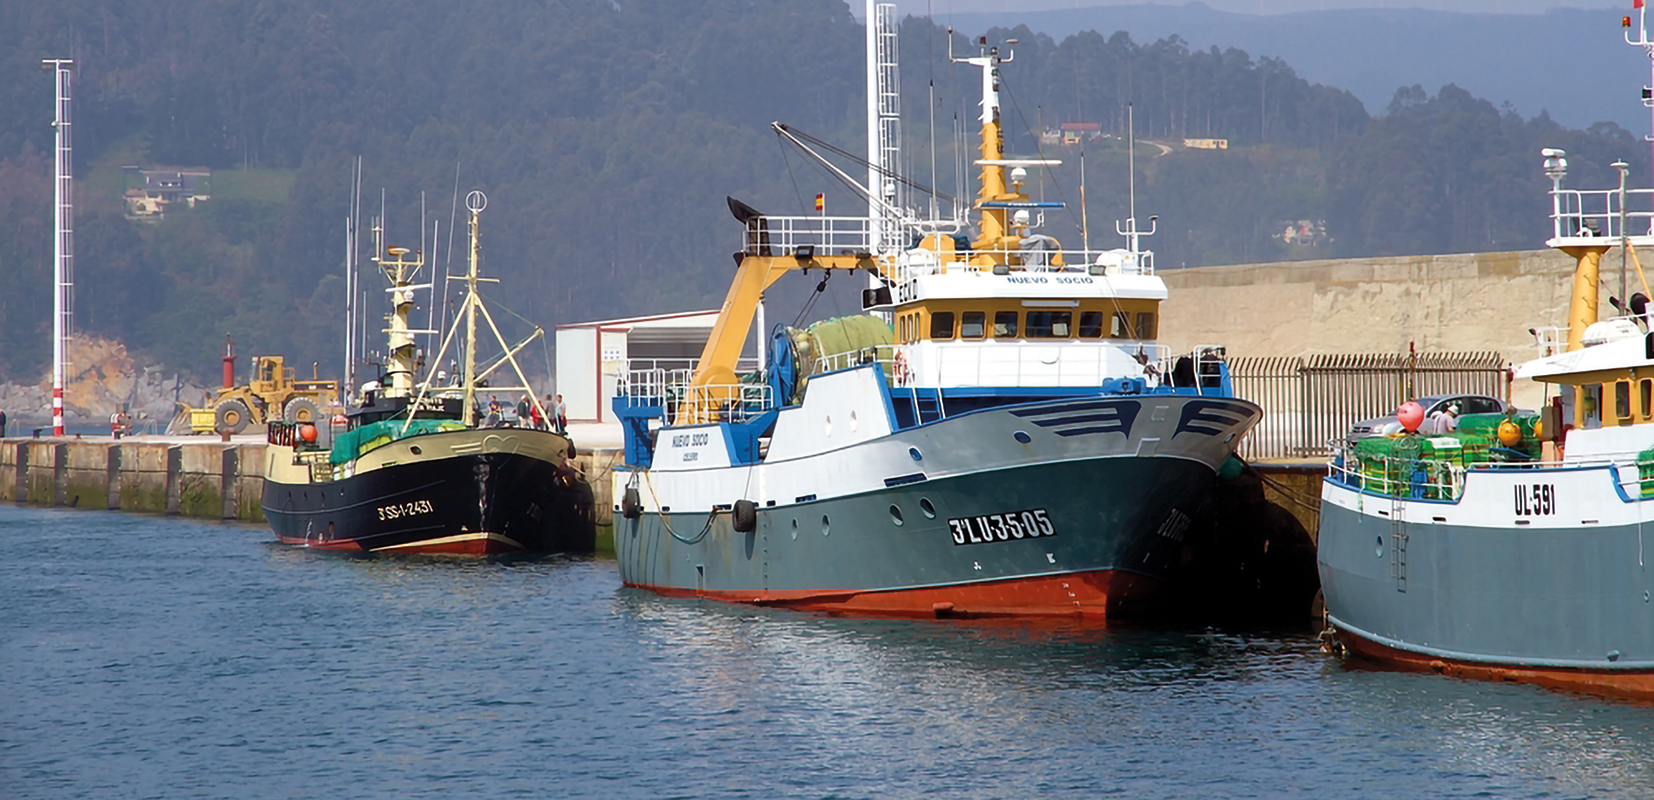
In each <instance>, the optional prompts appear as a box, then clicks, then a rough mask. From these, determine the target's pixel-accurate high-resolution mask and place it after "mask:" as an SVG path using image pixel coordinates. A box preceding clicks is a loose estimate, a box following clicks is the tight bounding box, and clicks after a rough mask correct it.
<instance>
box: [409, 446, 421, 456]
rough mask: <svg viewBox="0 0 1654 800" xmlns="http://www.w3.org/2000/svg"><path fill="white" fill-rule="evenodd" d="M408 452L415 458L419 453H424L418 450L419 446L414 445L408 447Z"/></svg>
mask: <svg viewBox="0 0 1654 800" xmlns="http://www.w3.org/2000/svg"><path fill="white" fill-rule="evenodd" d="M408 452H410V453H413V454H414V455H416V456H417V455H419V454H420V453H422V452H424V451H423V450H420V449H419V445H417V444H415V445H409V446H408Z"/></svg>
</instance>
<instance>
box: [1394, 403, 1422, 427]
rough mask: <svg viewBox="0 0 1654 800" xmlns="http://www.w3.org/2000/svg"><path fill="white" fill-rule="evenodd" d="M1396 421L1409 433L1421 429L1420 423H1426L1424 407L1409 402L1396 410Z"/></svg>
mask: <svg viewBox="0 0 1654 800" xmlns="http://www.w3.org/2000/svg"><path fill="white" fill-rule="evenodd" d="M1396 420H1398V421H1399V422H1401V427H1402V428H1403V429H1405V430H1406V431H1408V432H1409V433H1411V432H1413V431H1416V430H1418V429H1419V423H1421V422H1424V406H1421V405H1419V404H1418V403H1415V402H1413V401H1412V400H1408V401H1407V402H1405V403H1402V404H1401V407H1400V408H1398V409H1396Z"/></svg>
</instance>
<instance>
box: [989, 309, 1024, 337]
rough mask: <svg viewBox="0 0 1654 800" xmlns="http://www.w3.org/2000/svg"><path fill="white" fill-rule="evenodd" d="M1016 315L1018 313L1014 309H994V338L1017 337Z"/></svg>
mask: <svg viewBox="0 0 1654 800" xmlns="http://www.w3.org/2000/svg"><path fill="white" fill-rule="evenodd" d="M1017 316H1018V314H1017V312H1015V311H995V312H994V338H995V339H1015V338H1017Z"/></svg>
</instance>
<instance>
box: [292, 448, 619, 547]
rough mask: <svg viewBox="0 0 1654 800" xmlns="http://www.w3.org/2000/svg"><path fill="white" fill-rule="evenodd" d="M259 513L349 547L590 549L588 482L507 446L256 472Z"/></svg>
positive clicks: (321, 543)
mask: <svg viewBox="0 0 1654 800" xmlns="http://www.w3.org/2000/svg"><path fill="white" fill-rule="evenodd" d="M263 507H264V514H265V517H266V518H267V519H268V520H269V522H270V527H271V528H272V529H273V530H274V531H275V533H276V536H277V538H279V539H280V540H281V541H282V542H284V543H287V544H293V545H299V546H304V547H310V548H314V549H319V550H339V551H351V552H362V551H368V552H376V553H404V554H433V555H468V556H487V555H501V554H510V553H550V552H591V550H592V549H593V546H594V543H595V538H596V528H595V525H594V522H593V520H594V517H593V514H592V511H593V507H592V491H591V486H590V485H589V484H587V483H586V482H584V481H583V480H580V479H578V477H577V476H575V475H574V474H573V473H572V472H571V471H570V470H568V469H566V468H563V467H560V466H559V465H558V464H555V463H553V462H551V461H547V460H544V459H541V458H536V457H533V456H529V455H523V454H519V453H509V452H492V453H473V454H465V455H451V456H444V457H439V458H431V459H429V460H416V461H412V462H408V463H399V464H394V465H389V466H380V467H378V468H376V469H373V470H370V471H366V472H360V473H357V474H355V475H352V476H350V477H345V478H340V479H338V480H333V481H324V482H315V483H297V482H293V483H284V482H281V481H279V480H275V479H269V478H267V479H266V480H265V484H264V495H263Z"/></svg>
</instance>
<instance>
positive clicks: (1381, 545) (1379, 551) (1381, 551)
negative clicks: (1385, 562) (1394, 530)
mask: <svg viewBox="0 0 1654 800" xmlns="http://www.w3.org/2000/svg"><path fill="white" fill-rule="evenodd" d="M1373 554H1374V555H1380V556H1381V555H1384V537H1382V536H1380V537H1378V549H1377V550H1375V551H1373Z"/></svg>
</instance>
